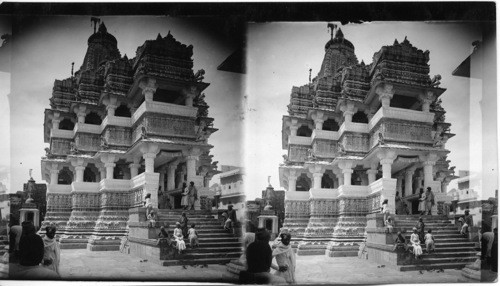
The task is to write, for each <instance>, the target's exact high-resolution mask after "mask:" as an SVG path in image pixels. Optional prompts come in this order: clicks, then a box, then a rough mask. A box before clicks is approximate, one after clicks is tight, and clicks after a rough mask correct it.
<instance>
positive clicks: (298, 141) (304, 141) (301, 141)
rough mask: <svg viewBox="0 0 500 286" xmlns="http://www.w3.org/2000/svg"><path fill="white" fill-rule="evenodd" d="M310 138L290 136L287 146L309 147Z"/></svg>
mask: <svg viewBox="0 0 500 286" xmlns="http://www.w3.org/2000/svg"><path fill="white" fill-rule="evenodd" d="M311 142H312V140H311V137H302V136H290V137H288V144H289V145H290V144H294V145H308V146H309V145H311Z"/></svg>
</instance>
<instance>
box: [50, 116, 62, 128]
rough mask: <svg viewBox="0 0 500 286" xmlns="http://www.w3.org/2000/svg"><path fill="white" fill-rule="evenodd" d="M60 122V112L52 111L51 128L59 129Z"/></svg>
mask: <svg viewBox="0 0 500 286" xmlns="http://www.w3.org/2000/svg"><path fill="white" fill-rule="evenodd" d="M60 122H61V113H59V112H54V113H53V114H52V129H59V123H60Z"/></svg>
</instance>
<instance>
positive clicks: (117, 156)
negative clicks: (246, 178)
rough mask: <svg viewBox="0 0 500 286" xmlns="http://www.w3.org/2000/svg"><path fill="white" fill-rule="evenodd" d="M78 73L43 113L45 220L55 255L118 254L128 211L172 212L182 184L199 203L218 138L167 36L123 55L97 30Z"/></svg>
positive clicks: (188, 50) (200, 86) (197, 77)
mask: <svg viewBox="0 0 500 286" xmlns="http://www.w3.org/2000/svg"><path fill="white" fill-rule="evenodd" d="M87 44H88V48H87V52H86V54H85V57H84V59H83V63H82V65H81V68H80V69H79V70H78V71H76V72H75V74H74V75H72V76H71V77H69V78H66V79H63V80H56V81H55V82H54V88H53V93H52V97H51V98H50V108H48V109H46V110H45V122H44V140H45V143H48V144H49V147H48V148H46V149H45V151H46V153H47V154H46V156H45V157H43V158H42V160H41V164H42V177H43V178H44V179H45V180H46V181H47V182H48V183H49V185H48V188H47V214H46V216H45V221H44V222H43V224H42V226H45V225H47V224H49V223H54V224H56V225H57V228H58V234H59V237H60V242H61V246H62V248H88V249H90V250H117V249H118V248H119V245H120V240H121V238H122V237H123V236H124V235H125V234H126V232H127V228H128V225H127V221H128V219H129V209H130V208H134V207H139V206H143V201H144V197H145V195H146V194H148V193H149V194H151V201H152V204H153V206H154V207H155V208H162V207H164V206H165V205H166V199H167V198H168V199H170V202H171V205H173V207H174V208H178V207H180V199H181V195H180V193H181V189H180V186H182V183H183V182H186V181H187V182H191V181H192V182H194V184H195V186H196V187H197V189H198V196H199V198H200V200H198V203H197V205H196V208H197V209H200V208H202V207H204V206H203V205H200V203H199V202H200V201H204V200H203V199H204V197H207V196H209V195H210V193H209V191H208V186H207V183H208V181H209V180H210V178H211V177H212V176H213V174H214V173H215V169H216V164H213V163H212V155H210V154H209V152H210V149H211V148H212V146H211V145H209V144H208V142H207V140H208V138H209V137H210V135H211V134H212V133H213V132H215V131H217V129H215V128H213V118H210V117H208V105H207V103H206V102H205V100H204V98H205V95H204V94H202V91H203V90H205V89H206V88H207V87H208V86H209V84H208V83H205V82H203V74H204V71H203V70H200V71H198V72H196V73H195V72H194V71H193V59H192V57H193V46H191V45H189V46H187V45H185V44H182V43H180V42H178V41H177V40H176V39H175V38H174V37H173V35H171V34H170V33H168V35H167V36H165V37H162V36H161V35H160V34H158V36H157V37H156V39H152V40H147V41H146V42H144V43H143V44H142V45H141V46H139V47H138V48H137V51H136V54H135V57H133V58H130V59H129V58H128V57H127V56H126V55H124V56H121V54H120V52H119V50H118V46H117V40H116V38H115V37H114V36H113V35H111V34H109V33H108V32H107V29H106V26H105V25H104V23H101V24H100V25H99V27H98V29H97V31H95V30H94V33H93V34H92V35H90V37H89V38H88V41H87Z"/></svg>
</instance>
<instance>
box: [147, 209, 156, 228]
mask: <svg viewBox="0 0 500 286" xmlns="http://www.w3.org/2000/svg"><path fill="white" fill-rule="evenodd" d="M148 220H149V224H148V227H150V228H151V227H155V226H156V212H155V210H153V209H152V210H151V211H150V212H149V214H148Z"/></svg>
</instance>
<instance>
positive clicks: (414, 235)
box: [410, 227, 422, 259]
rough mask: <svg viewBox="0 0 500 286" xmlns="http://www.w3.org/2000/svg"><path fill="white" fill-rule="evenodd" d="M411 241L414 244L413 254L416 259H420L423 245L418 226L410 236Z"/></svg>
mask: <svg viewBox="0 0 500 286" xmlns="http://www.w3.org/2000/svg"><path fill="white" fill-rule="evenodd" d="M410 242H411V245H412V246H413V254H414V255H415V259H419V258H420V256H421V255H422V246H420V238H419V236H418V233H417V228H415V227H414V228H413V233H412V234H411V236H410Z"/></svg>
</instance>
